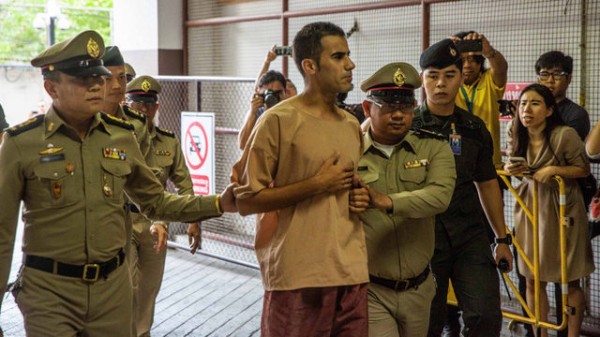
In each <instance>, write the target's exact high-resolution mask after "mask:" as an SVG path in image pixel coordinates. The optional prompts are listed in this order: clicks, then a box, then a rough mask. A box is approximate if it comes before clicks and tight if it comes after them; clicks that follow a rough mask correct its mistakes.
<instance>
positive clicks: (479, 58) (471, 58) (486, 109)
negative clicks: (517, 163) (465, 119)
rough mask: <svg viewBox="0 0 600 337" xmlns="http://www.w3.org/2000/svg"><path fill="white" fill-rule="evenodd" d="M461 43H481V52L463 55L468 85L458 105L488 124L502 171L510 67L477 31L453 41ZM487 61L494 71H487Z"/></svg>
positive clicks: (459, 95) (460, 96)
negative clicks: (502, 104)
mask: <svg viewBox="0 0 600 337" xmlns="http://www.w3.org/2000/svg"><path fill="white" fill-rule="evenodd" d="M452 39H453V40H454V42H458V41H461V40H462V41H481V50H479V51H461V50H460V49H459V52H461V58H462V61H463V78H464V83H463V85H462V87H461V88H460V92H459V93H458V95H456V105H458V106H459V107H460V108H461V109H464V110H467V111H468V112H470V113H472V114H474V115H475V116H477V117H479V118H481V119H482V120H483V121H484V122H485V126H486V128H487V129H488V131H489V132H490V134H491V135H492V140H493V142H494V157H493V159H494V166H495V167H496V169H501V168H502V166H503V164H502V153H501V152H500V122H499V121H498V114H499V106H498V100H499V99H502V96H504V86H505V85H506V80H507V74H508V63H507V62H506V59H505V58H504V56H503V55H502V54H501V53H500V52H499V51H498V50H496V49H494V47H492V45H491V44H490V41H489V40H488V39H487V38H486V37H485V36H484V35H483V34H479V33H477V32H474V31H470V32H461V33H458V34H456V35H454V36H453V37H452ZM486 59H487V61H488V63H489V65H490V67H489V68H485V67H484V63H485V60H486Z"/></svg>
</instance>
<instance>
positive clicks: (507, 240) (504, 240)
mask: <svg viewBox="0 0 600 337" xmlns="http://www.w3.org/2000/svg"><path fill="white" fill-rule="evenodd" d="M494 243H495V244H501V243H503V244H505V245H512V235H510V234H506V237H505V238H501V239H499V238H494Z"/></svg>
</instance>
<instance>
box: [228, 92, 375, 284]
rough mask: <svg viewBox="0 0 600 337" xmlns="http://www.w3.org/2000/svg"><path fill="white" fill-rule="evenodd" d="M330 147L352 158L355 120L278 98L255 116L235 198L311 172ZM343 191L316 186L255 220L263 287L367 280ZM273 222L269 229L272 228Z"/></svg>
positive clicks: (358, 232) (357, 150) (355, 156)
mask: <svg viewBox="0 0 600 337" xmlns="http://www.w3.org/2000/svg"><path fill="white" fill-rule="evenodd" d="M336 151H339V152H340V155H341V156H340V162H342V163H344V162H352V163H353V164H354V167H355V168H356V165H357V164H358V161H359V159H360V154H361V134H360V127H359V125H358V123H357V122H356V119H355V118H354V117H352V116H351V115H349V114H347V113H344V116H343V118H342V119H340V120H336V121H326V120H322V119H320V118H317V117H314V116H312V115H309V114H307V113H306V112H304V111H299V110H298V109H297V108H296V107H295V106H294V105H293V101H292V102H290V101H284V102H282V103H281V104H279V105H277V106H276V107H274V108H272V109H270V110H269V111H267V112H266V113H265V114H264V115H263V116H262V117H261V118H260V119H259V121H258V122H257V124H256V126H255V128H254V130H253V132H252V134H251V135H250V139H249V141H248V144H247V145H246V148H245V149H244V154H243V156H242V159H241V160H240V162H238V163H237V164H236V168H239V170H240V172H234V176H235V175H238V176H239V183H240V185H241V186H240V187H238V188H237V189H236V190H235V194H236V196H237V198H239V199H242V198H246V197H248V196H249V195H252V194H255V193H258V192H260V191H261V190H262V189H264V188H268V187H269V185H270V184H271V182H273V184H274V186H285V185H289V184H292V183H295V182H298V181H302V180H305V179H307V178H309V177H312V176H314V175H315V174H316V173H317V171H318V170H319V168H320V167H321V165H322V164H323V162H324V161H325V160H327V159H328V158H329V157H330V156H331V155H333V154H334V153H335V152H336ZM348 194H349V192H348V191H340V192H338V193H335V194H331V193H322V194H319V195H317V196H314V197H310V198H306V199H304V200H303V201H301V202H299V203H297V204H295V205H293V206H290V207H286V208H283V209H280V210H279V212H278V221H277V223H276V224H275V225H274V226H272V227H268V228H266V226H263V227H260V224H258V225H259V226H258V227H257V230H256V255H257V257H258V261H259V263H260V270H261V273H262V278H263V284H264V287H265V289H266V290H269V291H272V290H293V289H301V288H310V287H329V286H341V285H354V284H360V283H365V282H368V281H369V277H368V271H367V252H366V246H365V238H364V232H363V228H362V225H361V224H360V221H359V219H358V216H357V215H356V214H353V213H350V210H349V199H348ZM273 227H274V228H273Z"/></svg>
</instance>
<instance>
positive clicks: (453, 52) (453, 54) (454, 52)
mask: <svg viewBox="0 0 600 337" xmlns="http://www.w3.org/2000/svg"><path fill="white" fill-rule="evenodd" d="M450 55H452V56H456V49H454V48H452V47H450Z"/></svg>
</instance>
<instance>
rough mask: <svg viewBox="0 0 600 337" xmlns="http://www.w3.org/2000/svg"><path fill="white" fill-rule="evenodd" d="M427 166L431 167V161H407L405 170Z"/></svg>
mask: <svg viewBox="0 0 600 337" xmlns="http://www.w3.org/2000/svg"><path fill="white" fill-rule="evenodd" d="M425 166H429V160H427V159H421V160H413V161H407V162H406V163H404V168H405V169H411V168H417V167H425Z"/></svg>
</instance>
